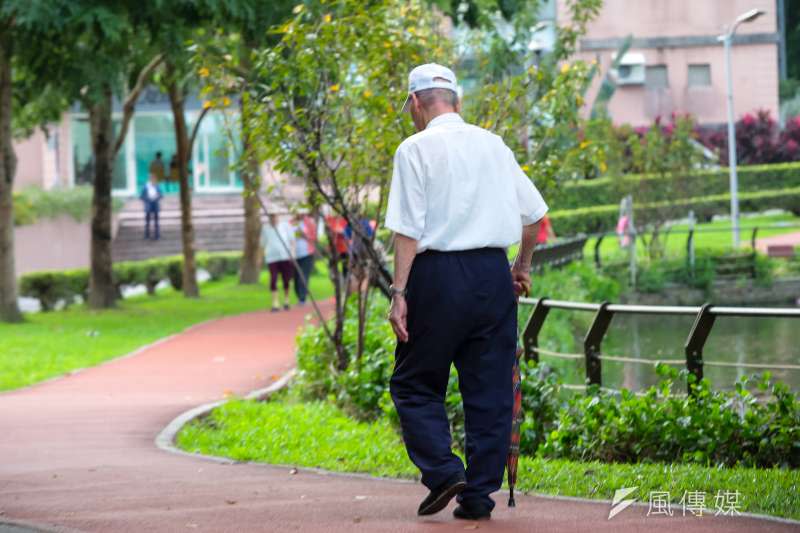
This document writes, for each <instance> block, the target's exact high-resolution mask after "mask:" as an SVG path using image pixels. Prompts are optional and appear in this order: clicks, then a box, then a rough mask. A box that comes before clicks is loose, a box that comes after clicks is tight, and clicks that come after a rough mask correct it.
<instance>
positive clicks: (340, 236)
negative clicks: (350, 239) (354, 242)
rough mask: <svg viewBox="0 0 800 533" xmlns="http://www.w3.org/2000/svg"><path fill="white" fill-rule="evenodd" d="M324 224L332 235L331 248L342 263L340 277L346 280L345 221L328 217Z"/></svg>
mask: <svg viewBox="0 0 800 533" xmlns="http://www.w3.org/2000/svg"><path fill="white" fill-rule="evenodd" d="M325 224H326V225H327V226H328V229H330V232H331V233H332V234H333V248H334V250H335V251H336V255H338V256H339V260H340V261H341V263H342V276H344V277H345V278H347V273H348V272H347V262H348V257H347V252H348V249H349V247H348V245H347V236H346V235H345V230H346V229H347V220H345V218H344V217H342V216H333V215H328V216H326V217H325Z"/></svg>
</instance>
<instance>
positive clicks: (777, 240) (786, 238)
mask: <svg viewBox="0 0 800 533" xmlns="http://www.w3.org/2000/svg"><path fill="white" fill-rule="evenodd" d="M769 246H794V247H795V248H797V247H800V232H794V233H784V234H783V235H774V236H772V237H762V238H761V239H756V250H758V251H759V252H761V253H764V254H765V253H767V248H768V247H769Z"/></svg>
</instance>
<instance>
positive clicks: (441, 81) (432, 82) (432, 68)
mask: <svg viewBox="0 0 800 533" xmlns="http://www.w3.org/2000/svg"><path fill="white" fill-rule="evenodd" d="M436 88H438V89H449V90H451V91H453V92H454V93H456V94H458V84H457V83H456V75H455V73H453V71H452V70H450V69H449V68H447V67H444V66H442V65H439V64H436V63H426V64H424V65H420V66H418V67H415V68H414V70H412V71H411V73H410V74H409V75H408V96H407V97H406V101H405V103H404V104H403V113H405V112H406V111H408V108H409V106H410V105H411V93H415V92H418V91H424V90H425V89H436Z"/></svg>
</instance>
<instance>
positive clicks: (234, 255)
mask: <svg viewBox="0 0 800 533" xmlns="http://www.w3.org/2000/svg"><path fill="white" fill-rule="evenodd" d="M241 261H242V254H241V253H239V252H218V253H213V254H209V253H203V254H198V256H197V265H198V266H199V267H202V268H204V269H205V270H206V271H207V272H208V275H209V276H211V279H212V280H215V281H216V280H218V279H221V278H222V277H223V276H227V275H232V274H238V273H239V265H240V263H241Z"/></svg>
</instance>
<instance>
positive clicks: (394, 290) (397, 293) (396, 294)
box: [389, 285, 408, 298]
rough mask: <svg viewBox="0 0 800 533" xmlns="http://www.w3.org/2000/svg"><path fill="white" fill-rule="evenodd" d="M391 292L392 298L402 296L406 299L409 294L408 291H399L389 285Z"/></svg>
mask: <svg viewBox="0 0 800 533" xmlns="http://www.w3.org/2000/svg"><path fill="white" fill-rule="evenodd" d="M389 290H390V291H391V293H392V298H394V297H395V296H398V295H399V296H402V297H403V298H405V297H406V293H407V292H408V289H398V288H397V287H395V286H394V285H389Z"/></svg>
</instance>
